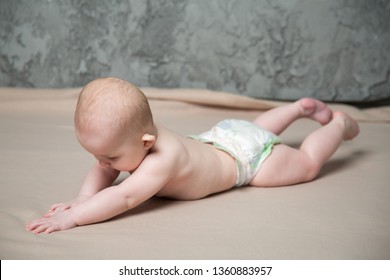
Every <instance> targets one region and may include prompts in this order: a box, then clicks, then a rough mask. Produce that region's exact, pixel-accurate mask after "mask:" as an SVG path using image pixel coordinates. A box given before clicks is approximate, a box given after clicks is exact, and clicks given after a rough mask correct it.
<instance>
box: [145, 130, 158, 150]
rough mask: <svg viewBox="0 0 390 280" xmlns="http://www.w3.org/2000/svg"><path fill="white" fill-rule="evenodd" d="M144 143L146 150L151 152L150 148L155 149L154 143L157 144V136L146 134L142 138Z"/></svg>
mask: <svg viewBox="0 0 390 280" xmlns="http://www.w3.org/2000/svg"><path fill="white" fill-rule="evenodd" d="M142 142H143V143H144V148H145V150H149V149H150V148H152V147H153V145H154V142H156V136H154V135H151V134H149V133H145V134H144V135H143V136H142Z"/></svg>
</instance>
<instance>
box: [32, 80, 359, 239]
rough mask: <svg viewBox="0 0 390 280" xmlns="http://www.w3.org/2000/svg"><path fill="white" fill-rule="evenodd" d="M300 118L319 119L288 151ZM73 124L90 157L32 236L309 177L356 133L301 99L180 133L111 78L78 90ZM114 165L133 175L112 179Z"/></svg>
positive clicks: (336, 115)
mask: <svg viewBox="0 0 390 280" xmlns="http://www.w3.org/2000/svg"><path fill="white" fill-rule="evenodd" d="M299 118H310V119H312V120H314V121H317V122H319V123H320V124H321V125H322V126H321V127H320V128H319V129H317V130H315V131H314V132H312V133H311V134H310V135H308V136H307V137H306V138H305V139H304V141H303V142H302V145H301V146H300V148H299V149H295V148H292V147H289V146H287V145H284V144H282V143H281V141H280V139H279V137H278V135H279V134H280V133H282V132H283V131H284V130H285V129H286V128H287V127H288V126H289V125H290V124H291V123H292V122H294V121H295V120H297V119H299ZM74 122H75V129H76V136H77V139H78V141H79V142H80V144H81V145H82V146H83V147H84V148H85V150H87V151H88V152H89V153H91V154H92V155H93V156H94V157H95V158H96V160H97V163H96V164H95V165H94V166H93V167H92V169H91V170H90V171H89V173H88V174H87V176H86V178H85V180H84V182H83V184H82V187H81V190H80V192H79V194H78V196H77V197H76V198H75V199H74V200H72V201H70V202H66V203H60V204H55V205H53V206H52V207H51V208H50V210H49V211H48V213H47V214H45V215H44V217H43V218H40V219H37V220H34V221H32V222H30V223H28V224H27V226H26V229H27V230H28V231H31V232H33V233H37V234H38V233H51V232H54V231H60V230H67V229H71V228H73V227H76V226H81V225H87V224H92V223H97V222H100V221H104V220H107V219H110V218H112V217H114V216H116V215H118V214H120V213H123V212H125V211H127V210H129V209H132V208H134V207H136V206H137V205H139V204H141V203H142V202H144V201H146V200H147V199H149V198H151V197H152V196H162V197H169V198H173V199H180V200H193V199H200V198H203V197H206V196H208V195H210V194H213V193H218V192H222V191H225V190H228V189H230V188H232V187H235V186H236V187H239V186H244V185H249V186H255V187H271V186H285V185H293V184H297V183H301V182H306V181H310V180H313V179H314V178H315V177H316V176H317V174H318V173H319V171H320V169H321V167H322V166H323V165H324V163H325V162H326V161H327V160H328V159H329V158H330V157H331V156H332V155H333V154H334V153H335V151H336V150H337V148H338V147H339V146H340V144H341V143H342V142H343V140H350V139H353V138H354V137H355V136H356V135H358V133H359V127H358V124H357V123H356V121H354V120H353V119H352V118H351V117H350V116H348V115H347V114H345V113H343V112H332V111H331V110H330V109H329V108H328V107H327V106H326V105H325V104H324V103H322V102H320V101H318V100H315V99H310V98H304V99H300V100H298V101H296V102H294V103H291V104H288V105H285V106H281V107H277V108H275V109H272V110H269V111H267V112H264V113H262V114H261V115H260V116H259V117H257V118H256V119H255V120H254V121H253V122H248V121H243V120H224V121H222V122H220V123H218V124H217V125H215V126H214V127H213V128H211V130H209V131H207V132H205V133H203V134H201V135H198V136H190V137H183V136H180V135H177V134H175V133H172V132H171V131H169V130H168V129H166V128H164V127H161V126H158V125H156V124H155V123H154V120H153V117H152V113H151V110H150V107H149V104H148V101H147V99H146V97H145V96H144V94H143V93H142V91H141V90H140V89H139V88H137V87H136V86H134V85H133V84H131V83H128V82H127V81H124V80H121V79H117V78H100V79H96V80H94V81H92V82H90V83H88V84H87V85H86V86H85V87H84V88H83V90H82V91H81V93H80V96H79V100H78V103H77V106H76V112H75V118H74ZM121 171H127V172H130V173H131V175H130V176H129V177H127V178H126V179H125V180H124V181H123V182H121V183H120V184H118V185H116V186H112V184H113V182H114V181H115V180H116V178H117V177H118V175H119V173H120V172H121Z"/></svg>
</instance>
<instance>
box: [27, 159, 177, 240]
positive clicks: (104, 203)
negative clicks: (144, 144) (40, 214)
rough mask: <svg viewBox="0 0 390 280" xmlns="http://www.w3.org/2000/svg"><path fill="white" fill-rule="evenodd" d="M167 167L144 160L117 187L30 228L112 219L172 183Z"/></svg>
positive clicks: (39, 229) (44, 229) (54, 228)
mask: <svg viewBox="0 0 390 280" xmlns="http://www.w3.org/2000/svg"><path fill="white" fill-rule="evenodd" d="M166 169H167V168H166V165H165V166H163V167H162V166H161V165H160V166H158V165H157V164H156V163H154V162H153V160H149V161H148V160H147V159H145V160H144V162H143V163H142V164H141V166H140V167H139V168H138V169H137V170H136V171H135V172H134V174H132V175H131V176H129V177H128V178H127V179H126V180H125V181H123V182H122V183H121V184H119V185H118V186H114V187H109V188H106V189H103V190H102V191H100V192H98V193H97V194H95V195H93V196H92V197H90V198H89V199H87V200H85V201H84V202H82V203H80V204H78V205H75V206H74V207H72V208H70V209H67V210H65V211H63V212H58V213H53V214H52V215H50V216H49V217H47V218H43V219H39V220H36V221H33V222H31V223H30V224H29V225H27V230H29V231H32V232H34V233H51V232H53V231H58V230H66V229H70V228H73V227H76V226H78V225H86V224H92V223H97V222H100V221H104V220H107V219H109V218H112V217H114V216H116V215H118V214H120V213H123V212H125V211H127V210H129V209H131V208H134V207H136V206H137V205H139V204H140V203H142V202H144V201H145V200H147V199H149V198H150V197H152V196H153V195H155V194H156V193H157V192H158V191H159V190H160V189H161V188H162V187H163V186H164V185H165V184H166V183H167V182H168V180H169V178H170V175H169V172H167V170H166Z"/></svg>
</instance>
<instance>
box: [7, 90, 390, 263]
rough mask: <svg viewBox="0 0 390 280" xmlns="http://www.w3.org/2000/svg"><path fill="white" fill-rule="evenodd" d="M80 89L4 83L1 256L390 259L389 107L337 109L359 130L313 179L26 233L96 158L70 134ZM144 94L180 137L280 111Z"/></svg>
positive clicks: (304, 123) (268, 104)
mask: <svg viewBox="0 0 390 280" xmlns="http://www.w3.org/2000/svg"><path fill="white" fill-rule="evenodd" d="M78 91H79V89H56V90H54V89H46V90H38V89H35V90H33V89H11V88H0V188H1V189H0V224H1V227H0V258H1V259H389V258H390V183H389V182H390V168H389V162H390V161H389V160H390V151H389V148H388V145H389V136H390V107H378V108H374V109H367V110H358V109H357V108H354V107H351V106H344V105H332V107H334V108H337V109H343V110H346V111H348V112H350V113H351V114H352V115H353V116H354V117H356V118H357V119H358V120H359V121H360V125H361V134H360V137H358V138H357V139H356V140H355V141H352V142H346V143H344V145H343V146H342V147H341V148H340V149H339V150H338V152H337V153H336V154H335V155H334V157H333V158H332V159H331V160H330V161H329V163H328V164H326V165H325V167H324V168H323V170H322V172H321V174H320V176H319V178H318V179H317V180H315V181H313V182H310V183H306V184H299V185H296V186H289V187H280V188H252V187H242V188H237V189H233V190H231V191H228V192H225V193H221V194H217V195H213V196H210V197H208V198H205V199H202V200H197V201H174V200H168V199H161V198H153V199H151V200H150V201H148V202H146V203H144V204H143V205H141V206H139V207H138V208H136V209H133V210H131V211H129V212H127V213H125V214H122V215H120V216H119V217H117V218H114V219H112V220H110V221H106V222H102V223H99V224H95V225H89V226H83V227H77V228H75V229H72V230H69V231H64V232H58V233H54V234H51V235H34V234H31V233H29V232H26V231H25V229H24V226H25V224H26V223H27V222H28V221H30V220H32V219H34V218H37V217H39V216H41V215H42V214H43V213H45V211H46V210H47V209H48V208H49V206H50V205H51V204H53V203H55V202H61V201H66V200H69V199H71V198H73V197H74V196H75V195H76V194H77V192H78V190H79V186H80V184H81V182H82V180H83V177H84V175H85V174H86V172H87V170H88V169H89V167H90V166H91V165H92V163H93V162H94V159H93V157H92V156H90V155H88V154H87V153H86V152H85V151H83V150H82V148H81V147H80V146H79V144H78V143H77V140H76V138H75V136H74V129H73V111H74V106H75V103H76V98H77V94H78ZM145 93H146V94H147V95H148V97H149V98H150V103H151V107H152V110H153V112H154V116H155V119H156V120H157V122H159V123H160V124H162V125H165V126H167V127H169V128H170V129H172V130H174V131H176V132H178V133H180V134H183V135H185V134H190V133H191V134H193V133H200V132H202V131H204V130H206V129H208V128H209V127H210V126H211V125H212V124H214V123H215V122H217V121H219V120H221V119H224V118H242V119H248V120H250V119H253V118H254V117H256V116H257V115H258V114H259V113H261V111H259V110H266V109H269V108H272V107H274V106H278V105H279V104H281V103H280V102H273V101H264V100H254V99H250V98H247V97H241V96H236V95H231V94H227V93H220V92H210V91H205V90H184V89H183V90H180V89H175V90H166V89H165V90H162V89H150V88H149V89H145ZM183 101H185V102H183ZM316 127H318V125H317V124H316V123H314V122H311V121H309V120H300V121H298V122H297V123H295V124H294V125H293V126H292V127H291V128H290V129H288V130H287V131H286V132H285V133H284V134H283V135H282V140H283V142H285V143H287V144H291V145H297V144H298V143H299V142H300V141H301V140H302V138H303V137H304V136H305V135H306V134H307V133H309V132H310V131H312V130H313V129H315V128H316ZM123 176H126V175H123ZM122 178H123V177H122Z"/></svg>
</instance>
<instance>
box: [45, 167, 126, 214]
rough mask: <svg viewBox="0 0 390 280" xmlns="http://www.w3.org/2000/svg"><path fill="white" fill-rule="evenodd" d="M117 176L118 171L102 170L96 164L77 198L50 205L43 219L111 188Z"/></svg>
mask: <svg viewBox="0 0 390 280" xmlns="http://www.w3.org/2000/svg"><path fill="white" fill-rule="evenodd" d="M118 175H119V171H118V170H115V169H112V168H109V167H107V168H103V167H101V166H100V165H99V164H98V163H96V164H95V165H94V166H93V167H92V168H91V170H90V171H89V172H88V174H87V176H86V177H85V180H84V182H83V184H82V186H81V189H80V192H79V194H78V196H77V197H76V198H75V199H73V200H71V201H68V202H65V203H57V204H54V205H52V206H51V208H50V210H49V212H48V213H47V214H46V215H45V217H48V216H51V215H52V214H53V213H55V212H61V211H65V210H67V209H70V208H72V207H74V206H75V205H77V204H80V203H82V202H84V201H85V200H87V199H88V198H90V197H91V196H93V195H94V194H96V193H98V192H99V191H101V190H102V189H104V188H106V187H108V186H111V184H112V183H113V182H114V181H115V179H116V178H117V177H118Z"/></svg>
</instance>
